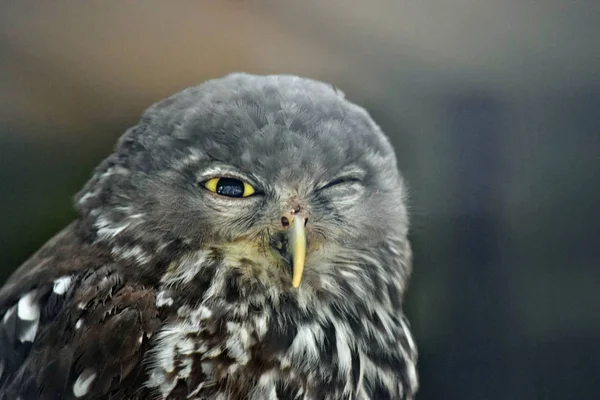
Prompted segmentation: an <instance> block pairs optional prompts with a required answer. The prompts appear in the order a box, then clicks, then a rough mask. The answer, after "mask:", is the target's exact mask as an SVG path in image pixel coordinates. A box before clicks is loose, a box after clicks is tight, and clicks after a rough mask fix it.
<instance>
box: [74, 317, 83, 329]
mask: <svg viewBox="0 0 600 400" xmlns="http://www.w3.org/2000/svg"><path fill="white" fill-rule="evenodd" d="M82 326H83V320H82V319H81V318H79V319H78V320H77V322H75V329H80V328H81V327H82Z"/></svg>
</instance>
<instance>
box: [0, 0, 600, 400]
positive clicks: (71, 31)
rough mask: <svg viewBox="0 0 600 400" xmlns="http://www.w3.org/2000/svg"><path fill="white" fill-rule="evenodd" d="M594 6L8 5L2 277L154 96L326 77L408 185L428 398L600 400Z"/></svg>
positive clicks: (46, 233) (1, 142)
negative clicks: (388, 147) (371, 121)
mask: <svg viewBox="0 0 600 400" xmlns="http://www.w3.org/2000/svg"><path fill="white" fill-rule="evenodd" d="M599 42H600V1H597V0H589V1H585V0H575V1H565V0H562V1H561V0H544V1H540V0H521V1H516V0H513V1H492V0H479V1H472V0H471V1H467V0H454V1H451V2H440V1H438V2H427V1H423V0H402V1H401V0H394V1H392V0H387V1H386V0H369V1H367V0H364V1H348V0H328V1H322V0H302V1H300V0H297V1H277V0H271V1H266V0H263V1H249V0H245V1H244V0H238V1H227V0H220V1H187V2H181V1H172V2H167V1H149V0H146V1H143V2H142V1H120V2H106V1H89V2H81V1H69V2H68V1H55V2H42V1H35V2H34V1H18V2H17V1H7V0H0V60H1V61H0V165H1V168H0V221H1V223H0V282H2V281H4V280H5V279H6V278H7V276H8V275H9V274H10V273H11V271H13V270H14V269H15V268H16V267H17V266H18V265H19V264H20V263H21V262H23V261H24V260H25V259H26V258H27V257H28V256H29V255H31V253H32V252H33V251H35V250H36V249H37V248H38V247H39V246H41V245H42V244H43V243H44V242H45V241H46V240H47V239H48V238H50V237H51V235H53V234H54V233H55V232H56V231H57V230H59V229H60V228H61V227H63V226H64V225H65V224H67V223H68V222H69V221H70V220H71V219H73V218H74V213H73V210H72V208H71V201H72V200H71V197H72V195H73V194H74V193H75V192H76V191H77V190H79V188H80V187H81V186H82V185H83V183H84V182H85V181H86V180H87V178H88V177H89V176H90V174H91V171H92V168H93V167H94V166H95V165H96V164H97V163H98V162H99V161H100V160H101V159H103V158H104V157H105V156H106V155H108V154H109V152H110V151H111V149H112V147H113V145H114V142H115V140H116V139H117V137H119V136H120V135H121V134H122V133H123V132H124V130H125V129H126V128H127V127H129V126H131V125H133V124H135V123H136V121H137V119H138V117H139V115H140V113H141V112H142V111H143V110H144V109H145V108H146V107H147V106H149V105H150V104H151V103H153V102H155V101H157V100H159V99H161V98H163V97H165V96H167V95H170V94H172V93H174V92H176V91H179V90H181V89H183V88H185V87H187V86H190V85H195V84H198V83H200V82H202V81H204V80H206V79H209V78H214V77H219V76H221V75H224V74H227V73H229V72H232V71H246V72H252V73H262V74H266V73H293V74H300V75H305V76H309V77H313V78H317V79H321V80H326V81H329V82H331V83H334V84H335V85H337V86H339V87H340V88H342V90H344V91H345V92H346V94H347V96H348V97H349V98H350V99H351V100H353V101H355V102H357V103H359V104H361V105H363V106H365V107H366V108H367V109H368V110H369V111H370V112H371V113H372V115H373V117H374V118H375V119H376V121H377V122H378V123H379V124H380V125H381V126H382V128H383V129H384V131H385V132H386V133H387V134H388V135H389V136H390V137H391V139H392V141H393V143H394V145H395V147H396V150H397V155H398V160H399V165H400V167H401V169H402V171H403V172H404V174H405V175H406V177H407V180H408V182H409V185H410V190H411V210H412V221H413V229H412V238H413V244H414V250H415V258H414V261H415V271H414V277H413V281H412V286H411V288H410V292H409V294H408V297H407V300H406V308H407V312H408V314H409V317H410V319H411V321H412V325H413V327H414V331H415V334H416V337H417V341H418V344H419V347H420V365H419V369H420V374H421V391H420V396H419V398H420V399H423V400H425V399H477V400H479V399H494V400H495V399H498V400H501V399H502V400H505V399H600V295H599V294H598V291H599V288H600V243H599V239H600V211H599V210H598V207H599V206H600V116H599V113H600V45H599Z"/></svg>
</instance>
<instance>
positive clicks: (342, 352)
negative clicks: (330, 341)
mask: <svg viewBox="0 0 600 400" xmlns="http://www.w3.org/2000/svg"><path fill="white" fill-rule="evenodd" d="M334 325H335V345H336V349H337V358H338V373H339V374H340V375H346V374H349V373H350V370H351V369H352V353H351V352H350V346H349V339H350V336H349V335H348V333H349V330H348V329H347V328H346V326H345V325H343V324H340V323H334Z"/></svg>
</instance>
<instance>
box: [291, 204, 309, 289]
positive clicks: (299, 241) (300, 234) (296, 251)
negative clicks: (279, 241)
mask: <svg viewBox="0 0 600 400" xmlns="http://www.w3.org/2000/svg"><path fill="white" fill-rule="evenodd" d="M305 224H306V218H303V217H302V216H300V215H294V216H293V219H292V221H291V224H290V225H291V226H290V228H289V231H288V234H289V237H288V242H289V246H290V247H289V248H290V250H291V253H292V286H293V287H295V288H297V287H298V286H300V281H302V273H303V272H304V260H305V258H306V232H305V230H304V225H305Z"/></svg>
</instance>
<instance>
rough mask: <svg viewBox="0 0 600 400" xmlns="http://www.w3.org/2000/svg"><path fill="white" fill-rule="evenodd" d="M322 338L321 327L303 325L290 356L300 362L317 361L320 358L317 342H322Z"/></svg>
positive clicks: (299, 328)
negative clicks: (305, 360) (304, 360)
mask: <svg viewBox="0 0 600 400" xmlns="http://www.w3.org/2000/svg"><path fill="white" fill-rule="evenodd" d="M322 336H323V330H322V329H321V327H320V326H319V325H317V324H312V325H301V326H300V327H298V333H296V337H295V338H294V341H293V342H292V345H291V346H290V348H289V350H288V356H289V357H291V358H293V359H294V360H298V361H300V360H303V359H307V360H308V361H309V362H313V361H315V360H317V359H318V358H319V348H318V347H317V342H320V341H321V339H322ZM286 358H287V357H286Z"/></svg>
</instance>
